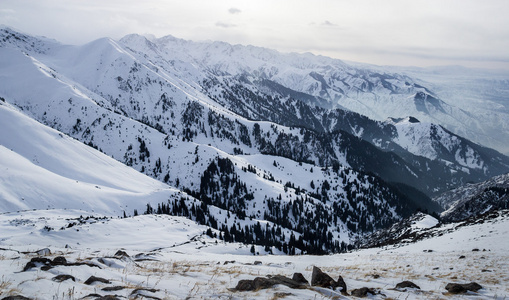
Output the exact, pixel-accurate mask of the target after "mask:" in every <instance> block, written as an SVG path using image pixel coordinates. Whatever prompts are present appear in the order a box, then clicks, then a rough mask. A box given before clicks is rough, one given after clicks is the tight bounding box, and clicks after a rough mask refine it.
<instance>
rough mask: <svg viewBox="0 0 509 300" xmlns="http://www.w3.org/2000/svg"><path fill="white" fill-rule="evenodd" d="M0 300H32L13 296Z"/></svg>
mask: <svg viewBox="0 0 509 300" xmlns="http://www.w3.org/2000/svg"><path fill="white" fill-rule="evenodd" d="M2 300H32V298H28V297H25V296H21V295H15V296H7V297H5V298H2Z"/></svg>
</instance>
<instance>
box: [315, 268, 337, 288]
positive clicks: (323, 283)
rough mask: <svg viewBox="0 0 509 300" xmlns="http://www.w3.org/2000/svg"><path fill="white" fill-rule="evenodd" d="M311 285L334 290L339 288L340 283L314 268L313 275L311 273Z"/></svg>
mask: <svg viewBox="0 0 509 300" xmlns="http://www.w3.org/2000/svg"><path fill="white" fill-rule="evenodd" d="M311 285H312V286H319V287H324V288H332V289H335V288H336V287H338V283H337V282H336V281H335V280H334V279H332V277H330V276H329V275H328V274H326V273H324V272H323V271H322V270H320V268H317V267H314V266H313V273H311Z"/></svg>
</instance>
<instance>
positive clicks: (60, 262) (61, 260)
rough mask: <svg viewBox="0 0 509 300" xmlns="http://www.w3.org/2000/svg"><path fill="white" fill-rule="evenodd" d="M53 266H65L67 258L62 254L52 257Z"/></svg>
mask: <svg viewBox="0 0 509 300" xmlns="http://www.w3.org/2000/svg"><path fill="white" fill-rule="evenodd" d="M51 264H52V265H53V266H65V265H66V264H67V259H65V257H63V256H57V257H55V258H53V261H52V262H51Z"/></svg>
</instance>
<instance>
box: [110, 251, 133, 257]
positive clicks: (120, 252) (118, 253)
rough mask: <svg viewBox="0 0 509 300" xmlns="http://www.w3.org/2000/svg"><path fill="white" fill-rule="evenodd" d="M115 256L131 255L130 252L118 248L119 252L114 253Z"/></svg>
mask: <svg viewBox="0 0 509 300" xmlns="http://www.w3.org/2000/svg"><path fill="white" fill-rule="evenodd" d="M113 256H116V257H129V254H127V253H126V252H125V251H122V250H118V251H117V252H115V255H113Z"/></svg>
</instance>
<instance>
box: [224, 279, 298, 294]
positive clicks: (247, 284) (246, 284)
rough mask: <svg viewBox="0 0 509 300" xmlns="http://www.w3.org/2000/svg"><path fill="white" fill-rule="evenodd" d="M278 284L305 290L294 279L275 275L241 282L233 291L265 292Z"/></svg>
mask: <svg viewBox="0 0 509 300" xmlns="http://www.w3.org/2000/svg"><path fill="white" fill-rule="evenodd" d="M276 284H282V285H286V286H287V287H289V288H292V289H301V288H304V286H303V284H302V283H300V282H297V281H295V280H293V279H290V278H288V277H285V276H282V275H275V276H272V277H268V278H266V277H256V278H255V279H253V280H245V279H243V280H240V281H239V282H238V283H237V286H236V287H235V288H234V289H233V290H234V291H256V290H263V289H268V288H271V287H273V286H274V285H276Z"/></svg>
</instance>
